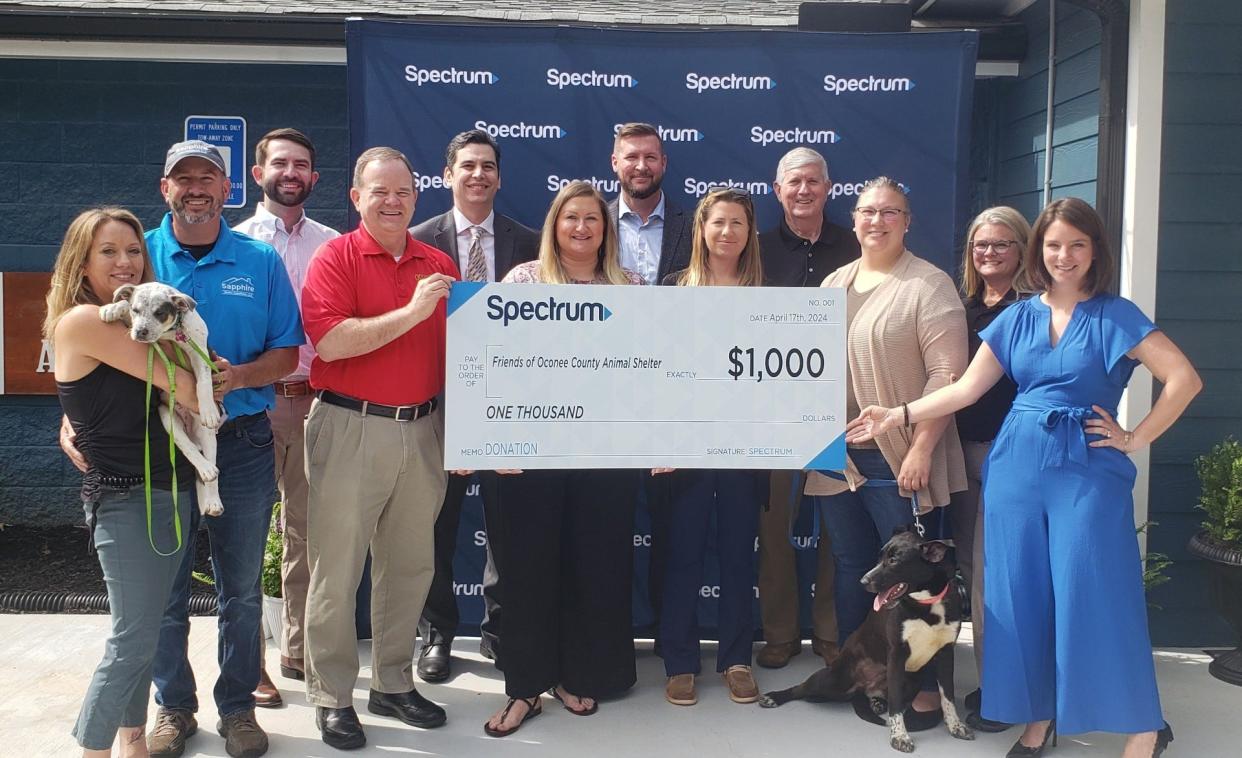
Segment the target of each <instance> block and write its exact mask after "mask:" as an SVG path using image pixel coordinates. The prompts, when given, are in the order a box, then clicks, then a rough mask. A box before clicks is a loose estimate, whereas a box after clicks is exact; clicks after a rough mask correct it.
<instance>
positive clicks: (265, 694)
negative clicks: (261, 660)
mask: <svg viewBox="0 0 1242 758" xmlns="http://www.w3.org/2000/svg"><path fill="white" fill-rule="evenodd" d="M254 704H255V706H256V707H258V708H279V707H280V706H282V705H284V704H285V701H284V700H283V699H282V698H281V697H280V690H278V689H276V685H275V684H274V683H273V682H272V678H271V677H270V676H268V675H267V669H265V668H262V669H259V686H258V687H255V688H254Z"/></svg>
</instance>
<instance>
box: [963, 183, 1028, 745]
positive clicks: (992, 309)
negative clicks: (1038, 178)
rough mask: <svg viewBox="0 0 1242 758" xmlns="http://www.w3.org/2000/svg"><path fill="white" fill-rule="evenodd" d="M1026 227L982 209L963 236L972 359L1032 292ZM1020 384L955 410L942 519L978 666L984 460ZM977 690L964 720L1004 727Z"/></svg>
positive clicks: (1002, 212) (1014, 217) (1013, 215)
mask: <svg viewBox="0 0 1242 758" xmlns="http://www.w3.org/2000/svg"><path fill="white" fill-rule="evenodd" d="M1030 236H1031V227H1030V225H1029V224H1027V223H1026V219H1025V218H1023V217H1022V214H1021V213H1019V212H1018V211H1016V210H1014V209H1013V208H1009V207H1007V206H998V207H995V208H988V209H987V210H985V211H983V212H982V213H980V214H979V215H978V216H976V217H975V220H974V221H973V222H971V224H970V229H969V230H967V233H966V246H965V247H966V249H965V252H964V253H963V255H962V284H961V291H962V302H963V304H964V305H965V307H966V328H967V330H968V337H969V339H970V358H972V359H973V358H974V357H975V354H976V353H977V352H978V351H979V345H980V344H982V343H981V340H980V339H979V332H981V331H982V330H983V329H984V328H985V327H986V326H987V325H988V324H990V323H992V321H993V320H994V319H995V318H996V317H997V316H998V315H1000V313H1001V311H1003V310H1004V309H1005V308H1007V307H1008V306H1009V305H1011V304H1013V303H1014V302H1015V301H1017V299H1018V298H1019V297H1022V296H1024V294H1025V293H1029V292H1030V291H1031V285H1030V282H1029V281H1028V280H1027V276H1026V265H1025V262H1024V261H1023V256H1024V255H1025V253H1026V244H1027V240H1028V239H1030ZM1017 392H1018V385H1016V384H1014V383H1013V381H1012V380H1011V379H1009V378H1008V377H1002V378H1001V380H1000V381H999V382H997V383H996V385H995V386H993V387H992V389H990V390H988V391H987V392H985V393H984V394H983V397H981V398H979V400H978V401H977V402H975V403H974V404H973V405H969V406H967V407H965V408H963V409H962V410H960V411H958V412H957V433H958V436H959V437H960V438H961V440H962V455H963V457H964V458H965V459H966V482H967V485H968V489H967V491H966V492H964V493H958V494H956V495H954V497H953V502H952V503H951V504H950V505H949V509H948V516H949V520H950V522H951V524H952V529H953V542H954V544H955V545H956V547H957V551H956V552H957V565H958V568H960V569H961V571H962V578H964V579H965V580H966V583H967V586H969V587H970V605H971V633H972V635H973V637H974V650H975V666H976V668H978V669H979V670H982V662H983V616H984V613H983V519H982V518H981V517H980V516H981V514H982V513H983V497H982V486H983V462H984V461H985V460H987V457H988V450H990V449H991V447H992V440H994V439H996V433H997V432H998V431H999V430H1000V426H1001V422H1002V421H1004V420H1005V414H1007V413H1009V407H1010V406H1011V405H1013V398H1014V395H1016V394H1017ZM981 697H982V691H981V690H977V691H975V692H974V693H971V694H970V695H968V696H967V697H966V708H967V710H968V711H970V713H969V714H968V715H967V717H966V723H967V724H969V725H970V726H972V727H974V728H975V729H978V730H980V731H983V732H1001V731H1004V730H1005V729H1008V728H1009V724H1005V723H1002V722H998V721H987V720H986V719H984V718H983V717H982V716H980V715H979V710H980V708H979V700H980V699H981Z"/></svg>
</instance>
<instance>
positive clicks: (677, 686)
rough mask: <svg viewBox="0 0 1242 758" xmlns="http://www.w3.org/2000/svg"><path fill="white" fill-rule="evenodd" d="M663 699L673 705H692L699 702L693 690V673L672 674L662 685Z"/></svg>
mask: <svg viewBox="0 0 1242 758" xmlns="http://www.w3.org/2000/svg"><path fill="white" fill-rule="evenodd" d="M664 699H665V700H667V701H669V702H670V703H672V704H673V705H694V704H695V703H697V702H699V696H698V693H696V692H695V691H694V674H673V675H672V676H670V677H669V678H668V682H667V683H666V684H665V685H664Z"/></svg>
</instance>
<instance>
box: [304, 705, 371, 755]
mask: <svg viewBox="0 0 1242 758" xmlns="http://www.w3.org/2000/svg"><path fill="white" fill-rule="evenodd" d="M315 726H317V727H319V732H320V733H321V734H322V735H323V741H324V742H325V743H327V744H328V745H329V746H330V747H334V748H336V749H337V750H356V749H358V748H360V747H362V746H363V745H365V744H367V736H366V734H364V733H363V732H362V724H359V723H358V713H357V712H356V711H355V710H354V707H353V706H352V705H351V706H349V707H347V708H322V707H320V708H316V709H315Z"/></svg>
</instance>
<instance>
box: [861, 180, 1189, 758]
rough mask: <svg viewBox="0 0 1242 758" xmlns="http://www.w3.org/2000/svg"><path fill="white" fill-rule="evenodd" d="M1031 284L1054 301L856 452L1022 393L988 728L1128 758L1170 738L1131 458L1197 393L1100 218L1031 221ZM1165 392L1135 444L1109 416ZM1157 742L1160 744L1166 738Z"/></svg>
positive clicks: (1004, 433)
mask: <svg viewBox="0 0 1242 758" xmlns="http://www.w3.org/2000/svg"><path fill="white" fill-rule="evenodd" d="M1027 256H1028V260H1027V270H1028V271H1029V272H1030V274H1031V277H1032V280H1033V281H1034V283H1035V284H1036V286H1037V287H1039V288H1041V289H1043V293H1042V294H1040V295H1039V296H1037V297H1032V298H1031V299H1029V300H1026V301H1023V302H1020V303H1015V304H1014V305H1013V306H1011V307H1009V308H1007V309H1006V310H1005V311H1004V312H1003V313H1002V314H1001V315H1000V316H998V317H997V318H996V320H995V321H994V322H992V325H991V326H989V327H988V328H987V329H985V330H984V331H983V332H982V333H981V334H980V336H981V337H982V339H983V342H984V344H983V346H981V347H980V349H979V352H978V354H977V355H976V357H975V359H974V361H972V362H971V365H970V368H969V369H968V370H967V372H966V374H965V375H964V376H963V377H962V379H961V381H959V382H957V383H956V384H954V385H951V386H949V387H946V388H944V389H942V390H940V391H938V392H936V393H934V394H932V395H929V396H927V397H925V398H922V399H921V400H916V401H914V402H911V403H909V404H908V405H904V406H902V407H897V408H878V407H871V408H867V409H864V410H863V411H862V413H861V414H860V415H859V417H858V418H857V419H855V420H854V421H852V422H851V423H850V425H849V431H848V432H847V435H846V441H847V443H848V442H852V441H854V440H856V439H857V440H864V439H867V438H869V437H871V436H873V435H875V434H879V433H882V432H884V431H887V430H888V429H892V428H894V427H896V426H897V425H898V424H914V423H917V422H919V421H922V420H925V419H928V418H936V417H939V416H943V415H945V414H948V413H952V412H954V411H956V410H959V409H960V408H962V407H965V406H966V405H969V404H971V403H973V402H974V401H975V400H976V399H977V398H978V397H979V396H980V395H981V394H982V393H983V392H984V391H986V390H987V389H988V388H989V387H991V386H992V385H993V384H994V383H995V382H996V381H997V380H998V379H999V378H1000V376H1001V374H1002V373H1004V374H1006V375H1008V376H1009V377H1010V378H1012V379H1013V380H1014V381H1015V382H1016V383H1017V385H1018V396H1017V398H1016V399H1015V401H1014V405H1013V409H1012V410H1011V411H1010V413H1009V415H1008V417H1007V418H1006V419H1005V423H1004V425H1003V426H1002V427H1001V430H1000V434H999V435H998V437H997V439H996V442H995V444H994V445H993V447H992V451H991V453H990V455H989V457H988V462H987V466H986V467H985V469H984V474H983V476H984V484H983V487H984V499H985V501H986V502H987V503H988V510H987V511H986V512H985V518H986V522H985V524H984V529H985V530H986V534H987V538H986V541H985V546H984V550H985V554H984V564H985V569H984V570H985V574H986V579H985V583H984V584H985V593H986V600H985V605H986V607H987V619H986V626H987V629H988V644H987V647H986V648H985V650H984V660H983V688H984V690H985V691H986V692H987V693H988V701H987V704H986V705H985V706H984V713H983V715H984V717H985V718H989V719H993V720H997V721H1005V722H1010V723H1026V724H1027V728H1026V730H1025V732H1024V733H1023V735H1022V737H1021V738H1020V739H1019V741H1018V742H1017V743H1015V745H1014V746H1013V748H1012V749H1011V750H1010V752H1009V755H1011V756H1014V755H1017V756H1032V755H1040V754H1041V753H1042V752H1043V745H1044V744H1045V742H1046V741H1047V736H1048V735H1049V733H1051V732H1052V730H1053V728H1054V727H1053V725H1052V724H1051V723H1050V722H1051V721H1052V720H1053V719H1055V720H1056V725H1055V728H1057V729H1059V730H1060V731H1062V732H1065V733H1069V734H1078V733H1082V732H1089V731H1111V732H1120V733H1125V734H1129V735H1130V738H1129V740H1128V741H1127V743H1126V752H1125V753H1124V755H1125V756H1126V757H1127V758H1130V757H1131V756H1152V755H1159V754H1160V753H1161V752H1163V750H1164V748H1165V746H1167V744H1168V742H1169V741H1171V739H1172V731H1171V730H1169V729H1168V727H1167V726H1164V728H1163V729H1162V726H1163V725H1164V722H1163V718H1162V716H1161V711H1160V699H1159V695H1158V694H1157V692H1156V676H1155V667H1154V664H1153V662H1152V656H1151V641H1150V639H1149V638H1148V635H1147V613H1146V602H1145V598H1144V595H1143V581H1142V568H1141V562H1140V555H1139V550H1138V541H1137V538H1136V536H1135V532H1134V513H1133V501H1132V498H1131V489H1132V487H1133V485H1134V477H1135V472H1136V470H1135V467H1134V464H1133V463H1131V462H1130V459H1129V457H1128V456H1127V453H1131V452H1133V451H1135V450H1138V449H1141V448H1142V447H1144V446H1146V445H1149V444H1151V443H1152V441H1154V440H1155V439H1156V438H1157V437H1159V436H1160V435H1161V434H1162V433H1163V432H1164V431H1165V430H1166V429H1168V428H1169V426H1171V425H1172V424H1173V422H1174V421H1176V420H1177V418H1178V417H1179V416H1180V415H1181V413H1182V411H1184V410H1185V408H1186V406H1187V405H1188V404H1189V403H1190V400H1191V399H1192V398H1193V397H1194V396H1195V395H1196V394H1197V393H1198V391H1199V390H1200V389H1201V387H1202V382H1201V381H1200V379H1199V376H1198V374H1197V373H1196V372H1195V370H1194V368H1193V367H1192V366H1191V365H1190V362H1189V361H1188V360H1187V359H1186V357H1185V356H1184V355H1183V354H1182V353H1181V351H1180V350H1178V349H1177V347H1176V346H1175V345H1174V344H1173V343H1172V341H1170V340H1169V338H1168V337H1167V336H1165V335H1164V334H1163V333H1162V332H1160V331H1158V330H1157V328H1156V326H1155V325H1154V324H1152V322H1151V321H1150V320H1149V319H1148V318H1147V317H1146V316H1144V315H1143V313H1142V312H1141V311H1140V310H1139V309H1138V307H1137V306H1135V305H1134V304H1133V303H1131V302H1130V301H1128V300H1125V299H1124V298H1120V297H1117V296H1115V295H1110V294H1107V293H1106V292H1105V291H1104V290H1105V288H1106V287H1107V286H1108V285H1109V283H1110V282H1111V281H1112V271H1113V260H1112V257H1111V256H1110V254H1109V251H1108V247H1107V245H1106V243H1105V241H1104V238H1103V225H1102V224H1101V223H1100V220H1099V217H1098V216H1097V215H1096V213H1095V211H1094V210H1093V209H1092V208H1091V207H1090V206H1089V205H1087V204H1086V203H1085V202H1083V201H1081V200H1078V199H1076V198H1068V199H1063V200H1057V201H1055V202H1053V203H1052V204H1051V205H1049V206H1048V207H1047V208H1045V209H1044V211H1043V213H1041V214H1040V216H1039V219H1038V220H1036V222H1035V227H1034V230H1033V239H1032V244H1031V246H1030V248H1029V250H1028V252H1027ZM1140 362H1141V363H1142V364H1143V365H1145V366H1147V368H1148V369H1150V370H1151V372H1152V374H1153V375H1154V376H1155V377H1156V378H1157V379H1159V380H1160V381H1161V382H1162V383H1164V391H1163V392H1162V393H1161V395H1160V397H1159V399H1158V400H1157V401H1156V403H1155V404H1154V405H1153V406H1152V410H1151V412H1150V413H1149V414H1148V415H1147V417H1146V418H1144V419H1143V420H1142V421H1141V422H1140V423H1139V424H1138V426H1136V427H1135V428H1134V430H1133V431H1126V430H1125V429H1123V428H1122V427H1121V426H1120V425H1118V423H1117V422H1116V421H1115V420H1114V417H1115V416H1116V409H1117V403H1118V402H1119V400H1120V398H1121V393H1122V390H1124V389H1125V386H1126V383H1127V382H1128V381H1129V379H1130V375H1131V373H1132V372H1133V370H1134V368H1135V367H1136V366H1137V365H1138V364H1139V363H1140ZM1158 730H1159V732H1158Z"/></svg>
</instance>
